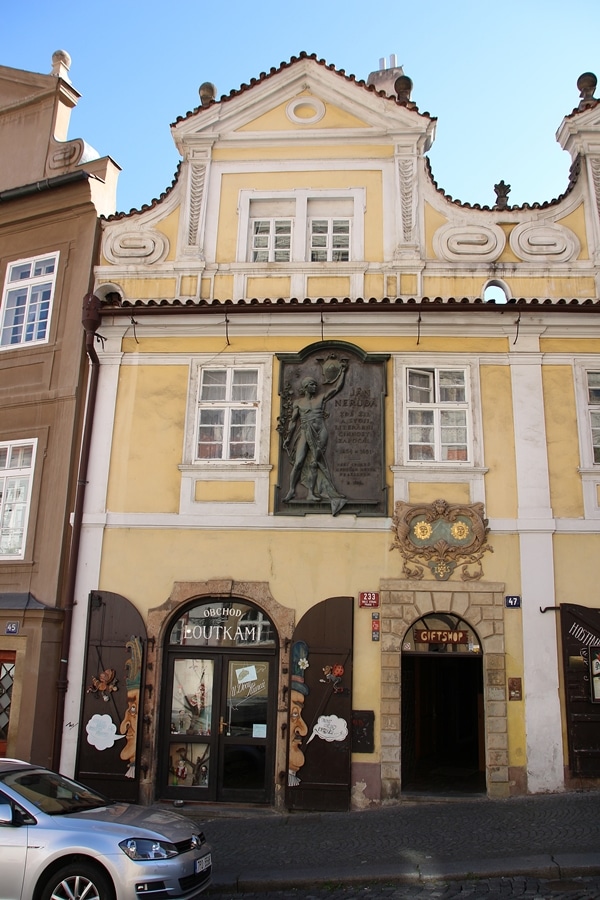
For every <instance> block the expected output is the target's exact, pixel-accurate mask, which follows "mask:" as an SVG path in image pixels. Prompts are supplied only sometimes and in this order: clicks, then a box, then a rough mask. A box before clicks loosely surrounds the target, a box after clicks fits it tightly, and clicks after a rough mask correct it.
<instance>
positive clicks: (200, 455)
mask: <svg viewBox="0 0 600 900" xmlns="http://www.w3.org/2000/svg"><path fill="white" fill-rule="evenodd" d="M258 376H259V372H258V369H255V368H245V367H244V368H242V367H232V368H216V367H207V368H203V369H202V370H201V373H200V378H199V388H198V417H197V422H198V426H197V434H196V448H195V450H196V452H195V458H196V459H197V460H202V461H204V460H211V459H214V460H256V455H257V435H258V432H257V429H258V424H259V423H258V412H259V400H258V398H259V384H258Z"/></svg>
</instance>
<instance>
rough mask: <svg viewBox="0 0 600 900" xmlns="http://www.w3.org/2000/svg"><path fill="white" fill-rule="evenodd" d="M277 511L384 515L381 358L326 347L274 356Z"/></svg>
mask: <svg viewBox="0 0 600 900" xmlns="http://www.w3.org/2000/svg"><path fill="white" fill-rule="evenodd" d="M277 356H278V359H279V361H280V366H281V369H280V381H279V395H280V398H281V412H280V415H279V424H278V426H277V431H278V432H279V436H280V437H279V477H278V484H277V487H276V489H275V512H276V513H278V514H280V515H307V514H308V513H322V514H324V515H325V514H326V515H333V516H336V515H338V514H339V513H342V512H344V513H352V514H353V515H371V516H385V515H387V494H386V485H385V469H384V449H385V447H384V445H385V440H384V400H385V393H386V377H385V376H386V362H387V360H388V359H389V356H388V355H387V354H386V355H384V354H368V353H364V352H363V351H362V350H361V349H360V348H359V347H355V346H354V345H353V344H346V343H343V342H341V341H324V342H322V343H318V344H312V345H310V346H309V347H306V348H305V349H304V350H302V351H301V352H300V353H297V354H296V353H294V354H291V353H285V354H284V353H281V354H278V355H277Z"/></svg>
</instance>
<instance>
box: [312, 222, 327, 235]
mask: <svg viewBox="0 0 600 900" xmlns="http://www.w3.org/2000/svg"><path fill="white" fill-rule="evenodd" d="M328 226H329V222H328V221H327V219H313V220H312V222H311V231H312V233H313V235H315V234H327V232H328V230H329V228H328Z"/></svg>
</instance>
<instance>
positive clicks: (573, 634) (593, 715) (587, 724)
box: [560, 603, 600, 778]
mask: <svg viewBox="0 0 600 900" xmlns="http://www.w3.org/2000/svg"><path fill="white" fill-rule="evenodd" d="M560 621H561V631H562V651H563V671H564V677H565V695H566V712H567V732H568V746H569V769H570V771H571V774H572V775H574V776H583V777H588V778H598V777H600V702H599V700H600V697H599V698H598V699H597V700H596V701H595V702H594V701H593V699H592V696H593V695H592V685H591V678H590V654H592V653H593V652H594V651H596V653H597V652H598V651H599V650H600V610H597V609H590V608H589V607H587V606H576V605H575V604H570V603H564V604H561V607H560ZM596 694H597V696H598V692H596Z"/></svg>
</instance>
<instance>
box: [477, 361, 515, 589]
mask: <svg viewBox="0 0 600 900" xmlns="http://www.w3.org/2000/svg"><path fill="white" fill-rule="evenodd" d="M480 379H481V403H482V409H483V412H482V418H483V446H484V459H485V465H486V468H488V470H489V471H488V472H487V474H486V476H485V494H486V515H488V516H495V517H497V518H513V517H515V516H516V515H517V494H516V478H517V469H516V459H515V450H514V444H513V441H512V439H511V440H507V435H512V434H513V433H514V421H513V410H512V388H511V381H510V369H509V368H508V366H482V368H481V372H480ZM499 580H502V579H499Z"/></svg>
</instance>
